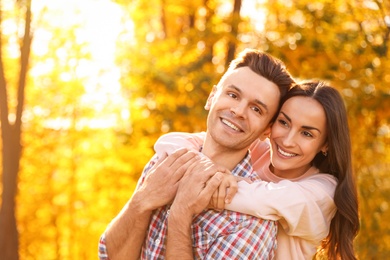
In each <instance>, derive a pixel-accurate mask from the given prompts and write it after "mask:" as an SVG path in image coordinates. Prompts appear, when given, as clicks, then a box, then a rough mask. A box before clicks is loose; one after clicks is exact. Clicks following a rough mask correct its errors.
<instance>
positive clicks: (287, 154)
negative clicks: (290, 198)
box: [278, 146, 296, 157]
mask: <svg viewBox="0 0 390 260" xmlns="http://www.w3.org/2000/svg"><path fill="white" fill-rule="evenodd" d="M278 152H279V153H281V154H282V155H284V156H287V157H294V156H295V155H296V154H295V153H288V152H285V151H283V150H282V149H280V147H279V146H278Z"/></svg>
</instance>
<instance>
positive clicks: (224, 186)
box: [208, 171, 252, 210]
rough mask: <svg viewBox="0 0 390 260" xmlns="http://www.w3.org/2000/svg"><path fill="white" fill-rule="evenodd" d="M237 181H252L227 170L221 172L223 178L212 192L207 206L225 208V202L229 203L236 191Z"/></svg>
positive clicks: (217, 208) (218, 208) (216, 208)
mask: <svg viewBox="0 0 390 260" xmlns="http://www.w3.org/2000/svg"><path fill="white" fill-rule="evenodd" d="M239 181H246V182H248V183H252V180H251V179H250V178H244V177H240V176H233V175H232V174H231V173H230V172H229V171H228V172H225V173H224V174H223V180H222V182H221V184H220V185H219V187H218V189H217V190H216V191H215V192H214V194H213V196H212V198H211V200H210V203H209V206H208V208H213V209H215V210H223V209H224V208H225V204H229V203H230V202H231V201H232V199H233V197H234V195H236V193H237V191H238V185H237V183H238V182H239Z"/></svg>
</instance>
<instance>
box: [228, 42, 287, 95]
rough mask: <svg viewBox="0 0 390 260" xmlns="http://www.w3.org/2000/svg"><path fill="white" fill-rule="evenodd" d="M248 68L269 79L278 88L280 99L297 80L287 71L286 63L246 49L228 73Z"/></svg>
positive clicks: (233, 62) (263, 53)
mask: <svg viewBox="0 0 390 260" xmlns="http://www.w3.org/2000/svg"><path fill="white" fill-rule="evenodd" d="M245 66H248V67H249V68H250V69H251V70H252V71H253V72H255V73H256V74H259V75H260V76H262V77H264V78H266V79H268V80H269V81H271V82H273V83H274V84H275V85H277V86H278V88H279V91H280V98H281V99H282V98H283V97H284V96H285V95H286V93H287V91H288V90H289V89H290V88H291V87H292V86H293V85H294V84H295V80H294V79H293V77H292V76H291V74H290V73H289V72H288V71H287V69H286V66H285V65H284V63H283V62H282V61H281V60H279V59H277V58H275V57H273V56H271V55H269V54H267V53H265V52H262V51H259V50H255V49H245V50H243V51H242V52H240V53H239V54H238V56H237V58H236V59H234V60H233V61H232V62H231V63H230V65H229V69H228V71H231V70H234V69H237V68H241V67H245Z"/></svg>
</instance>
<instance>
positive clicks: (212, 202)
mask: <svg viewBox="0 0 390 260" xmlns="http://www.w3.org/2000/svg"><path fill="white" fill-rule="evenodd" d="M218 191H219V189H217V190H216V191H215V192H214V193H213V195H212V196H211V200H210V203H209V205H210V207H211V208H213V209H217V207H218Z"/></svg>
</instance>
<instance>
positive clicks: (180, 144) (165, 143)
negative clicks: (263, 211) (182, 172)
mask: <svg viewBox="0 0 390 260" xmlns="http://www.w3.org/2000/svg"><path fill="white" fill-rule="evenodd" d="M205 135H206V133H205V132H200V133H184V132H172V133H168V134H165V135H162V136H161V137H160V138H159V139H157V141H156V143H155V144H154V150H155V151H156V153H157V154H158V155H159V156H162V155H164V154H168V155H170V154H172V153H173V152H174V151H176V150H177V149H180V148H188V149H195V150H197V151H199V149H200V147H201V146H202V145H203V140H204V138H205Z"/></svg>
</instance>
